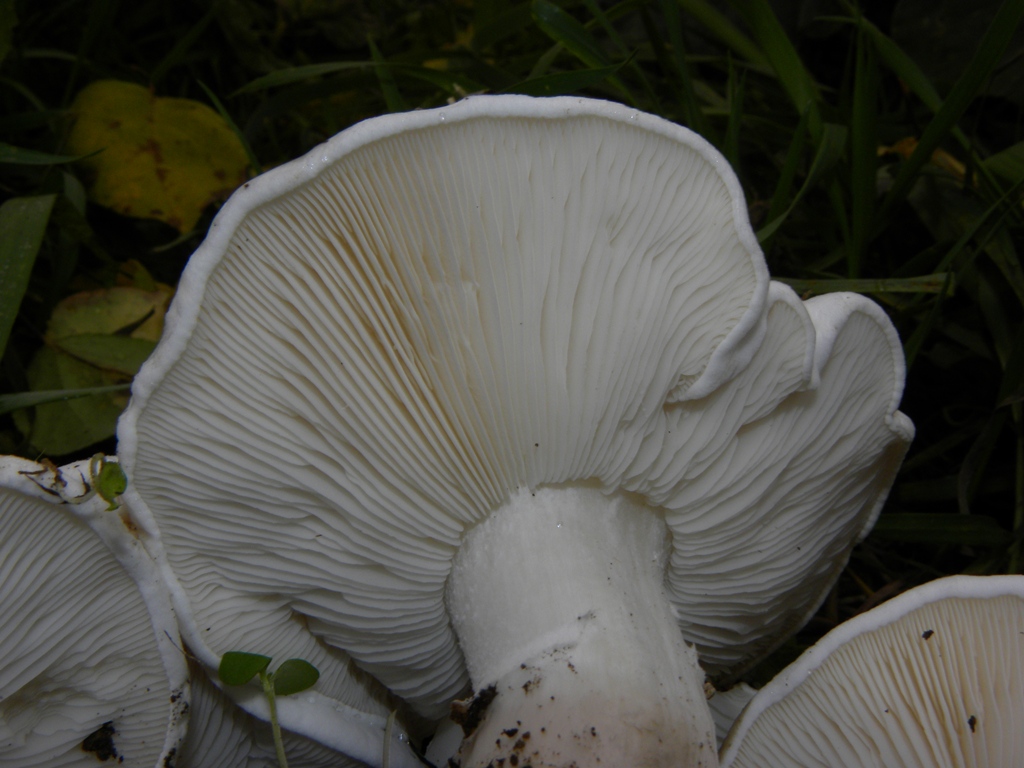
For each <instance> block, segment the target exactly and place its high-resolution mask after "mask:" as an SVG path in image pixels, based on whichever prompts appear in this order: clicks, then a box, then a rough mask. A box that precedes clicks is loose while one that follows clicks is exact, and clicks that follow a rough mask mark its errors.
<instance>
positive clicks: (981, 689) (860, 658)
mask: <svg viewBox="0 0 1024 768" xmlns="http://www.w3.org/2000/svg"><path fill="white" fill-rule="evenodd" d="M1021 713H1024V576H953V577H948V578H945V579H939V580H937V581H934V582H931V583H928V584H925V585H923V586H920V587H917V588H915V589H912V590H910V591H908V592H906V593H904V594H902V595H900V596H899V597H896V598H893V599H892V600H890V601H888V602H886V603H884V604H882V605H881V606H879V607H877V608H874V609H872V610H870V611H868V612H867V613H864V614H862V615H860V616H857V617H855V618H853V619H851V620H850V621H848V622H845V623H843V624H841V625H840V626H839V627H837V628H836V629H834V630H833V631H832V632H830V633H829V634H827V635H826V636H825V637H824V638H822V639H821V640H820V641H819V642H818V643H817V644H816V645H814V646H813V647H812V648H810V649H809V650H808V651H806V652H805V653H804V654H803V655H802V656H801V657H800V658H799V659H798V660H797V661H796V662H794V663H793V664H792V665H790V666H789V667H787V668H786V669H785V670H783V672H781V673H780V674H779V675H778V676H777V677H776V678H775V679H774V680H772V681H771V682H770V683H769V684H768V685H766V686H765V687H764V688H763V689H761V691H759V692H758V694H757V695H756V696H755V697H754V698H753V699H752V700H751V702H750V703H749V704H748V705H747V708H746V709H745V710H744V712H743V714H742V715H741V716H740V718H739V719H738V720H737V721H736V724H735V725H734V727H733V730H732V732H731V733H730V735H729V737H728V739H727V740H726V743H725V746H724V747H723V750H722V766H723V768H741V767H742V766H756V767H757V768H773V767H775V766H778V767H779V768H782V767H783V766H785V767H786V768H792V766H799V767H800V768H867V767H868V766H872V767H879V768H880V767H881V766H894V765H899V766H905V767H906V768H934V767H935V766H950V767H954V766H955V767H957V768H959V767H961V766H963V767H964V768H966V766H972V767H973V768H981V767H982V766H987V767H990V768H1002V767H1003V766H1017V765H1024V728H1021Z"/></svg>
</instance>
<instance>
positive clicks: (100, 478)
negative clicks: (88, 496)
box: [89, 453, 128, 512]
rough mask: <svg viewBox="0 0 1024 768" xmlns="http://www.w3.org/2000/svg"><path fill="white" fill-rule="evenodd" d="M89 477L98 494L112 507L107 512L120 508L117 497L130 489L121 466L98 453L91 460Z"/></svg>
mask: <svg viewBox="0 0 1024 768" xmlns="http://www.w3.org/2000/svg"><path fill="white" fill-rule="evenodd" d="M89 475H90V480H92V487H93V488H94V489H95V490H96V493H98V494H99V495H100V498H102V499H103V500H104V501H105V502H107V503H108V504H109V505H110V506H109V507H107V511H108V512H112V511H113V510H115V509H117V508H118V507H120V506H121V505H120V504H119V503H118V501H117V497H118V496H120V495H121V494H122V493H124V492H125V489H126V488H128V478H127V477H125V474H124V470H123V469H121V465H120V464H118V463H117V462H116V461H107V459H106V457H105V456H104V455H103V454H102V453H97V454H96V455H95V456H93V457H92V459H90V460H89Z"/></svg>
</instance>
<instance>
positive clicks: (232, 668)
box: [217, 651, 270, 685]
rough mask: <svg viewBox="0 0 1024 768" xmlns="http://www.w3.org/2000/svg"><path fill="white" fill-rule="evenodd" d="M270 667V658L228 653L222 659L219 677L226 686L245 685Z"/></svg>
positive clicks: (239, 652) (234, 652)
mask: <svg viewBox="0 0 1024 768" xmlns="http://www.w3.org/2000/svg"><path fill="white" fill-rule="evenodd" d="M268 666H270V657H269V656H263V655H261V654H259V653H245V652H244V651H228V652H227V653H225V654H224V655H223V656H221V657H220V667H218V668H217V675H218V676H219V677H220V679H221V682H222V683H224V684H225V685H245V684H246V683H248V682H249V681H250V680H252V679H253V678H254V677H255V676H256V675H258V674H259V673H260V672H264V671H266V669H267V667H268Z"/></svg>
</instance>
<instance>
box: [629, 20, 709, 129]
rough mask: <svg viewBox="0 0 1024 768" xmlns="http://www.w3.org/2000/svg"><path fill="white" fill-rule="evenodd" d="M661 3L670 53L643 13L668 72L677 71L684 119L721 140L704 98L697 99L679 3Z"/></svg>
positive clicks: (675, 76) (673, 72)
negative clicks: (704, 105) (714, 127)
mask: <svg viewBox="0 0 1024 768" xmlns="http://www.w3.org/2000/svg"><path fill="white" fill-rule="evenodd" d="M660 7H661V15H662V18H663V19H664V24H665V27H666V29H667V31H668V43H669V45H668V48H669V50H668V55H666V52H665V50H664V47H663V44H662V43H661V40H660V39H658V40H657V41H655V38H658V37H660V36H659V35H658V30H657V27H656V26H655V24H654V22H653V20H652V19H651V17H650V14H647V13H645V14H643V20H644V26H645V27H646V28H647V33H648V37H650V38H651V42H652V44H654V46H655V50H656V52H657V54H658V56H659V60H660V61H663V66H664V68H665V71H666V73H669V72H670V73H672V75H674V77H673V78H672V82H674V83H678V96H677V99H678V101H679V103H680V106H681V107H682V113H683V121H684V122H685V123H686V125H688V126H689V127H690V128H692V129H693V130H695V131H696V132H697V133H699V134H700V135H701V136H704V137H706V138H708V139H709V140H711V141H712V143H717V142H716V141H715V137H714V134H713V133H712V131H711V126H710V124H709V122H708V120H707V118H705V116H704V110H703V109H701V105H700V102H699V101H698V100H697V93H696V91H695V90H694V87H693V74H692V73H691V71H690V67H689V66H688V65H687V63H686V43H685V41H684V38H683V20H682V16H681V14H680V13H679V4H678V2H676V0H661V2H660Z"/></svg>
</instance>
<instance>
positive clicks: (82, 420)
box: [15, 347, 126, 456]
mask: <svg viewBox="0 0 1024 768" xmlns="http://www.w3.org/2000/svg"><path fill="white" fill-rule="evenodd" d="M120 378H121V377H120V376H118V375H116V374H112V373H107V372H105V371H101V370H99V369H98V368H95V367H94V366H92V365H89V364H88V363H84V362H82V361H81V360H76V359H75V358H73V357H71V356H70V355H68V354H65V353H64V352H61V351H59V350H56V349H52V348H50V347H43V348H42V349H40V350H39V352H38V353H37V354H36V356H35V357H34V358H33V360H32V362H31V363H30V364H29V367H28V380H29V385H30V386H31V387H32V389H33V390H68V389H71V390H75V389H86V388H92V387H107V386H109V385H112V384H116V383H119V382H118V379H120ZM125 400H126V398H124V397H122V396H119V395H114V394H107V395H92V396H90V397H79V398H76V399H71V400H61V401H58V402H50V403H47V404H46V405H39V406H37V407H36V409H35V419H34V420H32V421H29V420H28V419H27V418H26V417H25V416H24V415H23V412H19V413H16V414H15V417H16V418H15V423H16V424H17V425H18V428H19V429H21V430H22V431H23V432H28V437H29V441H30V442H31V443H32V445H33V446H35V448H36V449H37V450H38V451H40V452H41V453H44V454H46V455H48V456H66V455H68V454H70V453H74V452H76V451H80V450H82V449H83V448H87V447H89V446H90V445H93V444H94V443H97V442H99V441H100V440H106V439H107V438H108V437H112V436H113V434H114V431H115V429H116V427H117V418H118V416H120V415H121V410H122V409H123V408H124V404H125Z"/></svg>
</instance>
